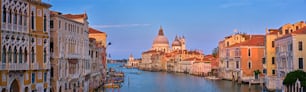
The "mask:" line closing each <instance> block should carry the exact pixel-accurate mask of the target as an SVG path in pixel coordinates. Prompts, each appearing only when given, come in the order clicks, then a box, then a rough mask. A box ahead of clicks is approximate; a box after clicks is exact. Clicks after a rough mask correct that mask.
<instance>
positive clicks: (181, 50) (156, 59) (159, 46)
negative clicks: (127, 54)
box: [138, 27, 204, 72]
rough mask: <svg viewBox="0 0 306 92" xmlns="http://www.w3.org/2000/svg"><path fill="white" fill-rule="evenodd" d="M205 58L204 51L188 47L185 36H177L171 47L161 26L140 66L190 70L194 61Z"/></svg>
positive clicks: (144, 53) (174, 70) (168, 69)
mask: <svg viewBox="0 0 306 92" xmlns="http://www.w3.org/2000/svg"><path fill="white" fill-rule="evenodd" d="M203 59H204V54H203V52H202V51H199V50H187V49H186V40H185V37H184V36H176V37H175V39H174V41H173V42H172V44H171V47H170V45H169V40H168V38H167V37H166V36H165V34H164V30H163V28H162V27H160V28H159V30H158V34H157V36H156V37H155V39H154V40H153V44H152V47H151V49H149V50H147V51H144V52H143V53H142V60H141V62H140V63H139V65H138V67H139V69H141V70H148V71H171V72H189V71H190V69H191V65H192V64H193V61H200V60H203ZM190 61H191V62H190Z"/></svg>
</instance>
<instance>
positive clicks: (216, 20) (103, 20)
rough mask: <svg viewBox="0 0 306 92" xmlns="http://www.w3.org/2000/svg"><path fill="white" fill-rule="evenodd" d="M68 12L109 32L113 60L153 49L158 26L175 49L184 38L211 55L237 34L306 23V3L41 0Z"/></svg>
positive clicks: (266, 0)
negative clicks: (220, 43) (178, 39)
mask: <svg viewBox="0 0 306 92" xmlns="http://www.w3.org/2000/svg"><path fill="white" fill-rule="evenodd" d="M43 1H44V2H47V3H50V4H52V7H51V10H55V11H59V12H62V13H64V14H66V13H72V14H79V13H84V12H86V13H87V14H88V17H89V23H90V26H92V27H93V28H96V29H99V30H101V31H104V32H106V33H107V34H108V39H107V40H108V41H109V42H111V43H112V45H111V46H109V47H108V52H109V53H110V54H111V58H113V59H123V58H128V56H129V55H130V54H133V55H134V56H135V57H136V58H139V57H141V52H143V51H146V50H149V49H150V48H151V45H152V43H153V40H154V38H155V36H156V35H157V32H158V29H159V27H160V26H162V27H163V28H164V32H165V35H166V36H167V37H168V39H169V42H170V43H169V44H170V45H171V43H172V41H173V39H174V37H175V35H184V36H185V38H186V42H187V43H186V45H187V48H189V49H191V50H194V49H200V50H202V51H203V52H204V54H210V53H211V51H212V49H213V48H215V47H217V44H218V41H219V40H221V39H223V37H224V36H228V35H230V34H232V33H234V30H235V29H237V30H238V31H239V32H245V33H251V34H264V33H265V29H266V28H278V27H280V26H281V25H283V24H286V23H295V22H298V21H305V20H306V0H43Z"/></svg>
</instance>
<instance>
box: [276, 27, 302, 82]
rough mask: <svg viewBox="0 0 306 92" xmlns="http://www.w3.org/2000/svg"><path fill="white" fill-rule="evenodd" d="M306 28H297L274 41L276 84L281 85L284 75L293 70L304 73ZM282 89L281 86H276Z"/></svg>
mask: <svg viewBox="0 0 306 92" xmlns="http://www.w3.org/2000/svg"><path fill="white" fill-rule="evenodd" d="M305 41H306V27H302V28H298V29H297V30H296V31H294V32H292V33H288V34H285V35H284V36H283V37H280V38H277V39H275V46H276V49H275V52H276V54H275V55H276V65H277V69H276V70H277V77H278V79H279V80H278V82H277V83H282V81H283V80H284V78H285V77H286V75H287V74H288V73H289V72H291V71H294V70H303V71H305V70H306V68H304V66H305V65H306V64H305V63H304V60H305V58H306V55H305V54H304V53H306V51H305V50H303V49H304V48H305ZM277 87H279V88H280V87H282V85H277Z"/></svg>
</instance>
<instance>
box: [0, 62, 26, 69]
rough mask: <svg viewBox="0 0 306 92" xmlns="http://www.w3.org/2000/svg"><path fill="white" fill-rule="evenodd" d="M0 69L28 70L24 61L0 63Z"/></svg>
mask: <svg viewBox="0 0 306 92" xmlns="http://www.w3.org/2000/svg"><path fill="white" fill-rule="evenodd" d="M0 70H29V65H28V64H26V63H5V64H3V63H2V64H0Z"/></svg>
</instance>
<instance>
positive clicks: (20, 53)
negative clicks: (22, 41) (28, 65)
mask: <svg viewBox="0 0 306 92" xmlns="http://www.w3.org/2000/svg"><path fill="white" fill-rule="evenodd" d="M18 57H19V63H22V57H23V56H22V49H21V48H19V55H18Z"/></svg>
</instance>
